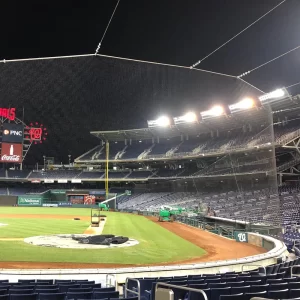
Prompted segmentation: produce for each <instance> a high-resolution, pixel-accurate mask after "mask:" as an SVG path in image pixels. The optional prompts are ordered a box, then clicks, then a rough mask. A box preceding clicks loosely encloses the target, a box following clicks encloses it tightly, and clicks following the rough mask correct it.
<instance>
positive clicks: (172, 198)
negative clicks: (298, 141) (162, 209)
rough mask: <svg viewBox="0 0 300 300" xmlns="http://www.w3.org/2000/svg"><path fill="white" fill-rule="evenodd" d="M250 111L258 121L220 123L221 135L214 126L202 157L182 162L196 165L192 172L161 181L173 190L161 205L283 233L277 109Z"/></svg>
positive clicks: (161, 186)
mask: <svg viewBox="0 0 300 300" xmlns="http://www.w3.org/2000/svg"><path fill="white" fill-rule="evenodd" d="M251 114H252V117H253V120H255V121H253V122H252V123H251V124H248V125H247V126H244V125H243V126H238V125H237V126H236V128H235V129H233V130H231V131H224V130H222V128H221V127H220V129H219V130H218V132H217V135H216V134H215V132H214V131H213V130H212V131H211V136H210V137H209V138H207V136H206V137H205V138H204V139H203V141H202V143H201V145H202V146H201V147H202V148H201V147H200V148H201V149H200V151H199V152H198V157H197V158H195V159H191V160H190V161H183V162H182V166H181V167H183V168H185V167H186V168H188V166H190V165H191V164H193V163H194V164H195V165H196V166H197V169H198V170H197V171H196V172H193V176H192V177H188V176H187V177H185V178H173V179H172V180H166V181H165V182H164V183H157V182H156V183H155V185H156V186H155V185H153V188H154V189H156V190H158V189H161V191H163V192H166V191H167V190H168V189H169V191H170V195H168V196H163V197H162V199H161V201H159V205H162V204H168V205H169V206H171V207H181V208H183V209H184V210H186V211H187V215H188V216H191V217H192V216H193V217H198V218H199V217H200V219H201V217H202V218H203V217H207V216H209V217H210V216H213V217H220V218H226V219H230V220H234V221H235V222H238V223H239V222H243V223H239V224H244V225H243V226H240V227H239V228H240V229H245V230H253V231H257V232H260V233H263V234H270V235H274V236H277V237H279V238H281V229H280V228H281V225H282V215H281V211H280V200H279V196H278V186H277V170H276V155H275V144H276V143H275V135H274V126H273V113H272V111H271V110H270V108H269V107H264V108H261V109H259V110H256V109H255V110H252V112H251ZM213 133H214V134H213ZM277 134H278V135H280V132H277ZM179 174H180V173H179ZM181 174H182V173H181ZM178 177H180V175H179V176H178ZM159 205H157V206H159ZM152 208H157V207H154V206H153V207H152ZM209 221H211V222H213V221H212V220H208V219H206V222H209ZM244 222H245V223H244ZM229 225H230V226H233V227H236V226H237V225H236V224H235V223H231V224H230V223H228V224H227V226H229ZM266 226H267V227H266Z"/></svg>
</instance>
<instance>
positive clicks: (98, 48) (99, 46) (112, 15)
mask: <svg viewBox="0 0 300 300" xmlns="http://www.w3.org/2000/svg"><path fill="white" fill-rule="evenodd" d="M119 2H120V0H118V2H117V4H116V6H115V9H114V10H113V12H112V14H111V17H110V19H109V21H108V23H107V26H106V28H105V30H104V33H103V35H102V38H101V40H100V43H99V44H98V46H97V49H96V52H95V55H97V54H98V52H99V50H100V48H101V45H102V42H103V40H104V37H105V35H106V32H107V30H108V28H109V25H110V23H111V21H112V19H113V17H114V14H115V12H116V10H117V7H118V5H119Z"/></svg>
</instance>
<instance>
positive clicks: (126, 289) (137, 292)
mask: <svg viewBox="0 0 300 300" xmlns="http://www.w3.org/2000/svg"><path fill="white" fill-rule="evenodd" d="M129 280H132V281H136V282H137V291H134V290H130V289H129V288H128V281H129ZM127 292H131V293H133V294H135V295H137V296H138V300H140V299H141V285H140V281H139V280H138V279H135V278H129V277H127V278H126V281H125V298H128V297H127Z"/></svg>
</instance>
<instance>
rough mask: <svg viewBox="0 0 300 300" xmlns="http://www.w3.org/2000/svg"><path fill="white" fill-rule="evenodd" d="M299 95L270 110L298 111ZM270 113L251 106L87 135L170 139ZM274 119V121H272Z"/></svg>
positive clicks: (267, 120)
mask: <svg viewBox="0 0 300 300" xmlns="http://www.w3.org/2000/svg"><path fill="white" fill-rule="evenodd" d="M299 100H300V98H299V97H294V98H287V99H285V100H284V101H280V102H277V103H275V104H273V105H272V110H273V112H276V113H277V114H278V113H284V114H285V116H288V115H295V114H296V115H298V114H299V113H300V104H299V102H300V101H299ZM272 119H273V115H272V114H270V113H268V111H267V109H264V108H255V109H252V110H247V111H242V112H238V113H234V114H232V115H228V116H225V115H223V116H219V117H214V118H211V119H208V120H205V121H202V122H199V123H196V124H195V123H194V124H188V123H186V124H180V125H172V126H169V127H154V128H140V129H128V130H115V131H91V134H92V135H93V136H95V137H97V138H99V139H101V140H103V141H106V140H107V141H123V140H125V139H127V140H130V139H131V140H150V139H152V138H173V137H178V136H181V135H184V136H197V135H199V134H205V133H209V132H211V131H217V130H219V131H229V130H233V129H238V128H242V127H243V125H248V124H252V125H253V126H255V125H256V126H261V125H265V126H268V125H269V124H271V123H272V122H273V120H272ZM275 122H276V120H275Z"/></svg>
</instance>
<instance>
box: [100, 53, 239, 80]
mask: <svg viewBox="0 0 300 300" xmlns="http://www.w3.org/2000/svg"><path fill="white" fill-rule="evenodd" d="M97 56H99V57H105V58H114V59H120V60H126V61H133V62H139V63H146V64H152V65H159V66H166V67H173V68H181V69H188V70H190V67H187V66H182V65H173V64H166V63H161V62H156V61H147V60H140V59H133V58H127V57H120V56H111V55H105V54H97ZM193 70H195V71H200V72H201V71H202V72H206V73H210V74H215V75H220V76H226V77H232V78H237V77H236V76H233V75H229V74H225V73H218V72H213V71H209V70H204V69H193Z"/></svg>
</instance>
